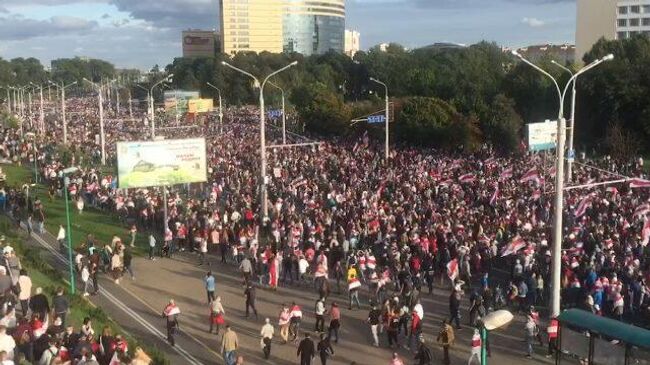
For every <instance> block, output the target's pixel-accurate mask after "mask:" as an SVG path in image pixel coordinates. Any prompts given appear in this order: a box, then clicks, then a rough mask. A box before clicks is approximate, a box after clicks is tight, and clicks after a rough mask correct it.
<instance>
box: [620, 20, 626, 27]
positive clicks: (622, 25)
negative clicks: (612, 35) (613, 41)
mask: <svg viewBox="0 0 650 365" xmlns="http://www.w3.org/2000/svg"><path fill="white" fill-rule="evenodd" d="M618 26H619V27H627V19H619V20H618Z"/></svg>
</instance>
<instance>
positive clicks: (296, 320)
mask: <svg viewBox="0 0 650 365" xmlns="http://www.w3.org/2000/svg"><path fill="white" fill-rule="evenodd" d="M290 318H291V319H290V322H289V323H290V325H289V334H290V335H291V341H294V342H295V341H296V340H297V339H298V330H299V329H300V322H301V321H302V310H300V306H299V305H298V304H296V302H293V304H292V305H291V313H290ZM312 344H313V342H312Z"/></svg>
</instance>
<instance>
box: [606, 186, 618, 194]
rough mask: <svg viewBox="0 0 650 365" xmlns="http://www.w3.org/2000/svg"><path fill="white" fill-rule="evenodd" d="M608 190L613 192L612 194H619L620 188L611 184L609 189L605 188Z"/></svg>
mask: <svg viewBox="0 0 650 365" xmlns="http://www.w3.org/2000/svg"><path fill="white" fill-rule="evenodd" d="M605 191H606V192H608V193H612V195H617V194H618V189H617V188H616V186H609V187H608V188H607V189H605Z"/></svg>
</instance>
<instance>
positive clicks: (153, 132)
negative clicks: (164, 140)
mask: <svg viewBox="0 0 650 365" xmlns="http://www.w3.org/2000/svg"><path fill="white" fill-rule="evenodd" d="M172 77H174V74H169V75H168V76H167V77H165V78H164V79H162V80H160V81H158V82H156V83H155V84H153V86H152V87H151V90H150V91H149V102H150V104H151V139H152V140H153V139H155V138H156V111H155V110H154V104H153V89H155V88H156V86H158V85H160V84H162V83H163V82H167V81H171V79H172Z"/></svg>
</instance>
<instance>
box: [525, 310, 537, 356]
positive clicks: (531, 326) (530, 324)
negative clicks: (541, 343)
mask: <svg viewBox="0 0 650 365" xmlns="http://www.w3.org/2000/svg"><path fill="white" fill-rule="evenodd" d="M536 331H537V325H535V320H534V319H533V317H532V316H530V315H528V316H527V318H526V325H525V327H524V337H525V339H526V358H527V359H532V358H533V341H534V340H535V337H536V335H537V334H536Z"/></svg>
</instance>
